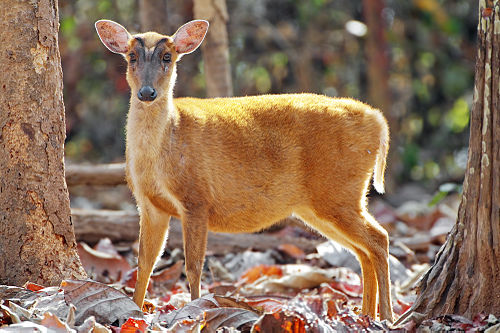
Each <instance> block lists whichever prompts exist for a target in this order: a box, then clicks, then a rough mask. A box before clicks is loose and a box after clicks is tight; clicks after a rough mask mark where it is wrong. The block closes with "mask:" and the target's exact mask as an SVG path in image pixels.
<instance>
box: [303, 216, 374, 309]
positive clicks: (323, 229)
mask: <svg viewBox="0 0 500 333" xmlns="http://www.w3.org/2000/svg"><path fill="white" fill-rule="evenodd" d="M299 216H300V217H301V218H302V219H304V220H305V222H306V223H307V224H309V225H310V226H311V227H312V228H313V229H315V230H317V231H319V232H320V233H321V234H323V235H324V236H325V237H326V238H328V239H330V240H333V241H335V242H337V243H339V244H340V245H342V246H344V247H345V248H347V249H349V250H351V251H353V252H354V253H355V255H356V257H357V258H358V260H359V262H360V265H361V273H362V278H363V308H362V313H363V314H365V315H368V316H370V317H372V318H375V316H376V314H377V276H376V273H375V269H374V267H373V263H372V261H371V260H370V258H369V257H368V256H367V255H366V253H365V252H364V251H363V250H362V249H360V248H359V247H358V246H356V244H353V243H351V242H350V240H349V239H348V238H346V237H343V235H342V233H341V232H340V231H339V230H337V229H336V228H335V224H334V223H332V222H329V221H325V220H322V219H320V218H318V217H317V216H316V215H314V214H313V213H312V212H303V213H301V214H300V215H299Z"/></svg>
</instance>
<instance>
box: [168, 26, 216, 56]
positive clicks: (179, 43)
mask: <svg viewBox="0 0 500 333" xmlns="http://www.w3.org/2000/svg"><path fill="white" fill-rule="evenodd" d="M208 25H209V24H208V21H205V20H194V21H191V22H188V23H186V24H184V25H183V26H182V27H180V28H179V29H178V30H177V32H176V33H175V34H174V36H173V38H174V44H175V49H176V51H177V53H179V54H188V53H191V52H193V51H194V50H196V49H197V48H198V46H200V44H201V42H203V39H204V38H205V35H206V33H207V30H208Z"/></svg>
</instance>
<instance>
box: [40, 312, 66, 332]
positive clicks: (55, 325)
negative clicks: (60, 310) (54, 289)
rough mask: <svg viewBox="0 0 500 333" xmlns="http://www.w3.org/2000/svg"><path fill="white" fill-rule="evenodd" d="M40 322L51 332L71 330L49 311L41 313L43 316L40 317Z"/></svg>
mask: <svg viewBox="0 0 500 333" xmlns="http://www.w3.org/2000/svg"><path fill="white" fill-rule="evenodd" d="M40 324H41V325H43V326H45V327H46V328H48V329H49V331H50V332H51V333H66V332H71V330H70V328H69V327H68V325H66V324H65V323H63V322H62V321H61V319H59V318H58V317H57V316H55V315H53V314H52V313H50V312H46V313H45V314H44V315H43V318H42V321H41V323H40Z"/></svg>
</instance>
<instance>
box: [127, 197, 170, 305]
mask: <svg viewBox="0 0 500 333" xmlns="http://www.w3.org/2000/svg"><path fill="white" fill-rule="evenodd" d="M169 221H170V216H169V215H167V214H165V213H163V212H162V211H160V210H158V209H157V208H154V207H153V206H150V207H148V206H141V221H140V225H141V230H140V234H139V260H138V271H137V283H136V285H135V291H134V298H133V299H134V302H135V303H136V304H137V305H138V306H139V307H140V308H142V304H143V303H144V297H145V295H146V290H147V288H148V284H149V278H150V276H151V273H152V271H153V267H154V264H155V263H156V260H157V259H158V257H159V256H160V255H161V250H162V249H163V246H164V244H165V239H166V236H167V231H168V225H169Z"/></svg>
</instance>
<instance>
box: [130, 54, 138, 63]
mask: <svg viewBox="0 0 500 333" xmlns="http://www.w3.org/2000/svg"><path fill="white" fill-rule="evenodd" d="M128 56H129V59H130V62H131V63H134V62H136V61H137V57H136V56H135V53H130V54H129V55H128Z"/></svg>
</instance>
